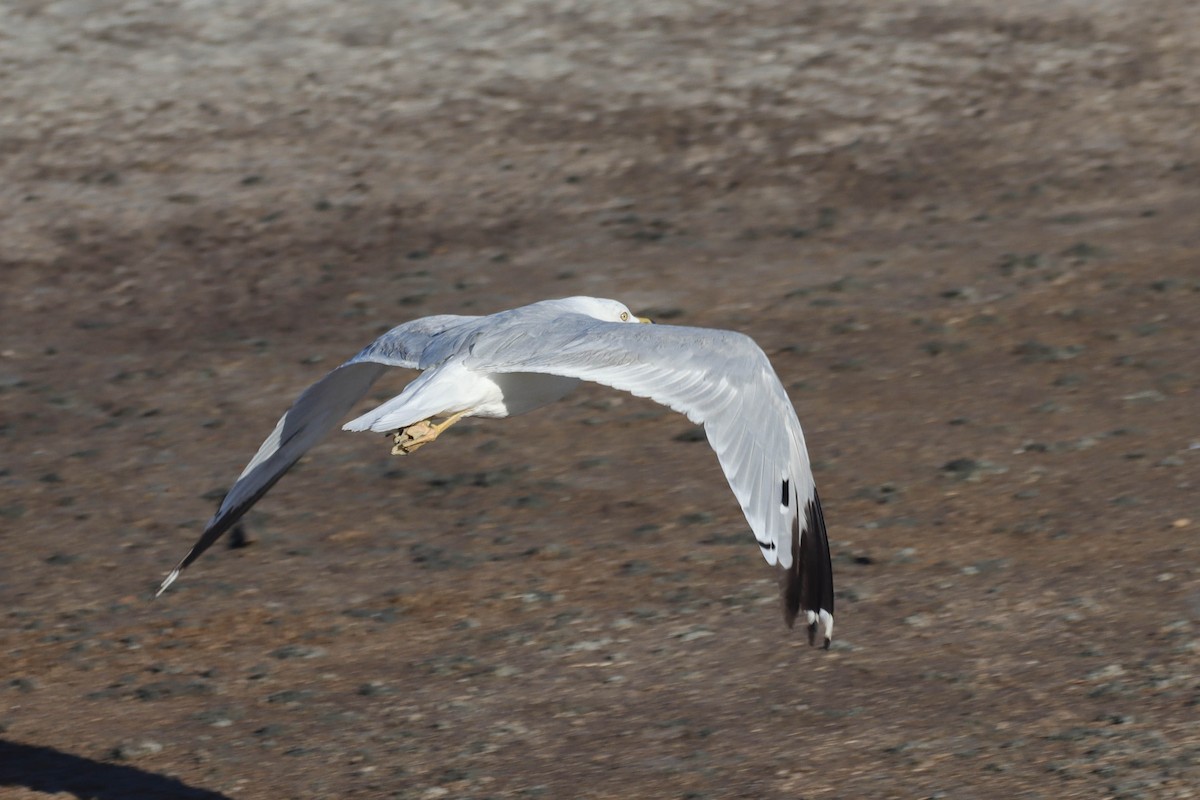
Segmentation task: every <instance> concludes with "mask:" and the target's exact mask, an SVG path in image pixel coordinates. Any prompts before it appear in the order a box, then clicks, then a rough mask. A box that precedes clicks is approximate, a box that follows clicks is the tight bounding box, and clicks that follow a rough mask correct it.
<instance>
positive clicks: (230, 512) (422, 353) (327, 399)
mask: <svg viewBox="0 0 1200 800" xmlns="http://www.w3.org/2000/svg"><path fill="white" fill-rule="evenodd" d="M475 319H478V318H477V317H462V316H454V315H449V314H445V315H439V316H435V317H425V318H423V319H417V320H413V321H411V322H407V323H405V324H403V325H400V326H398V327H395V328H392V329H391V330H390V331H388V332H387V333H385V334H383V335H382V336H380V337H379V338H378V339H376V340H375V341H374V342H372V343H371V344H370V345H368V346H367V347H366V348H364V349H363V350H362V352H360V353H359V354H358V355H356V356H355V357H354V358H352V359H350V360H349V361H347V362H346V363H345V364H342V365H341V366H340V367H338V368H336V369H334V370H333V371H332V372H330V373H329V374H328V375H326V376H325V377H324V378H322V379H321V380H319V381H317V382H316V383H314V384H313V385H312V386H310V387H308V388H307V389H305V390H304V392H303V393H301V395H300V396H299V397H298V398H297V399H296V402H294V403H293V404H292V407H291V408H289V409H288V410H287V412H286V413H285V414H284V415H283V416H282V417H280V418H279V422H278V423H277V424H276V425H275V430H273V431H271V435H270V436H268V437H267V438H266V441H264V442H263V443H262V445H261V446H260V447H259V448H258V452H257V453H255V454H254V458H252V459H250V463H249V464H247V465H246V468H245V469H244V470H242V474H241V475H239V476H238V479H237V481H236V482H235V483H234V484H233V486H232V487H231V488H230V490H229V493H228V494H226V495H225V499H224V500H223V501H222V502H221V506H220V508H218V509H217V513H216V514H215V515H213V518H212V519H211V520H209V522H208V525H206V526H205V527H204V533H202V534H201V535H200V539H199V540H198V541H197V542H196V544H195V545H193V546H192V549H191V550H189V551H188V554H187V555H186V556H184V557H183V560H182V561H180V562H179V565H178V566H177V567H175V569H173V570H172V571H171V573H170V574H169V575H167V577H166V580H164V581H163V582H162V585H161V586H160V587H159V589H158V594H162V593H163V590H165V589H166V588H167V587H168V586H170V585H171V583H172V582H173V581H174V580H175V579H176V578H177V577H179V573H180V572H181V571H182V570H183V569H185V568H186V567H187V566H188V565H189V564H191V563H192V562H193V561H195V560H196V559H197V558H199V557H200V554H201V553H203V552H204V551H205V550H207V549H208V548H209V547H210V546H211V545H212V544H213V542H215V541H217V539H219V538H220V537H221V535H222V534H224V533H225V531H227V530H229V529H230V528H232V527H233V525H234V524H235V523H236V522H237V521H238V520H239V519H241V517H242V515H243V514H245V513H246V512H247V511H249V510H250V508H251V506H253V505H254V504H255V503H257V502H258V500H259V498H261V497H262V496H263V495H264V494H266V493H267V491H268V490H269V489H270V488H271V487H272V486H274V485H275V482H276V481H278V480H279V479H280V478H282V477H283V475H284V473H286V472H287V471H288V470H289V469H291V467H292V465H293V464H295V463H296V462H297V461H298V460H299V459H300V457H301V456H303V455H304V454H305V453H306V452H308V450H309V448H311V447H312V446H313V445H315V444H316V443H317V442H319V441H320V440H321V439H322V438H323V437H324V436H325V434H326V433H328V432H329V430H330V429H331V428H333V427H334V426H335V425H337V423H338V422H339V421H340V420H341V419H342V418H343V417H345V416H346V414H348V413H349V412H350V410H351V409H352V408H353V407H354V406H355V405H356V404H357V403H358V402H359V401H360V400H362V398H363V397H365V396H366V394H367V392H368V391H369V390H370V388H371V385H372V384H373V383H375V381H376V379H378V378H379V376H380V375H382V374H383V372H384V370H386V369H387V368H388V367H407V368H410V369H415V368H419V367H423V366H425V365H426V364H425V362H426V361H427V360H428V359H429V357H430V351H431V350H437V349H438V348H437V347H436V346H435V343H436V340H437V337H438V336H440V335H441V334H443V333H445V332H446V331H449V330H452V329H454V328H456V327H460V326H462V325H463V324H464V323H468V322H471V321H473V320H475Z"/></svg>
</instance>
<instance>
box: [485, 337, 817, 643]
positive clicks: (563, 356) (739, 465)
mask: <svg viewBox="0 0 1200 800" xmlns="http://www.w3.org/2000/svg"><path fill="white" fill-rule="evenodd" d="M498 333H499V335H495V336H493V335H490V334H488V335H480V336H479V337H478V338H477V339H476V340H475V341H474V342H472V343H471V345H470V350H469V354H468V355H467V356H466V357H465V358H464V362H463V363H464V365H465V366H467V367H468V368H470V369H473V370H476V371H481V372H545V373H550V374H553V375H563V376H567V377H572V378H580V379H582V380H587V381H594V382H596V383H601V384H605V385H607V386H612V387H614V388H616V389H622V390H625V391H627V392H630V393H632V394H634V395H637V396H639V397H648V398H650V399H652V400H655V401H657V402H659V403H662V404H663V405H665V406H667V407H669V408H671V409H673V410H675V411H678V412H680V413H682V414H685V415H686V416H687V417H688V419H690V420H691V421H692V422H695V423H697V424H702V425H703V426H704V431H705V434H706V435H707V436H708V441H709V444H710V445H712V448H713V450H715V451H716V454H717V458H718V460H719V461H720V463H721V468H722V470H723V471H724V472H725V477H726V478H727V479H728V481H729V486H730V488H731V489H733V493H734V495H735V496H736V497H737V500H738V503H739V504H740V505H741V507H742V512H743V513H744V514H745V516H746V521H747V522H748V523H749V524H750V529H751V530H752V531H753V533H754V538H755V539H756V540H757V541H758V546H759V548H760V549H761V551H762V554H763V557H764V558H766V560H767V562H768V563H770V564H779V565H780V566H781V567H783V568H784V569H785V571H786V572H787V573H788V574H789V575H790V576H791V577H789V579H788V585H787V586H785V587H784V594H785V601H786V603H787V608H786V609H785V616H786V617H787V619H788V622H789V624H790V623H791V621H792V620H793V619H794V617H795V615H796V613H797V612H798V610H799V609H800V608H804V609H807V611H808V621H809V624H810V633H812V632H813V631H815V625H816V622H817V621H818V620H819V621H820V623H821V625H822V627H823V628H824V632H825V639H826V642H828V639H829V636H830V634H831V632H832V625H833V618H832V614H833V579H832V569H831V567H830V563H829V546H828V540H827V537H826V533H825V526H824V519H823V517H822V516H821V509H820V501H819V499H818V498H817V494H816V487H815V485H814V482H813V476H812V469H811V466H810V464H809V459H808V450H807V448H806V447H805V443H804V432H803V431H802V430H801V428H800V421H799V419H797V417H796V411H795V409H794V408H793V407H792V403H791V401H790V400H789V399H788V396H787V392H786V391H785V390H784V388H783V386H782V385H781V384H780V382H779V378H778V377H777V376H776V374H775V370H774V369H772V367H771V364H770V362H769V361H768V360H767V357H766V354H764V353H763V351H762V350H761V349H760V348H759V347H758V345H757V344H755V343H754V340H752V339H750V338H749V337H748V336H745V335H743V334H740V333H735V332H732V331H722V330H710V329H706V328H686V327H679V326H672V325H638V324H629V323H608V322H601V321H598V320H594V319H591V318H589V317H584V316H576V315H567V316H563V317H559V318H558V319H556V320H553V321H551V322H549V323H547V322H546V321H544V320H535V321H532V322H531V323H530V324H528V325H522V324H514V325H511V326H506V328H505V330H503V331H502V332H498Z"/></svg>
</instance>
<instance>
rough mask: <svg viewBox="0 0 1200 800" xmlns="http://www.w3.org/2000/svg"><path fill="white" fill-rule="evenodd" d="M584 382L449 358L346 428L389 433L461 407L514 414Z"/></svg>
mask: <svg viewBox="0 0 1200 800" xmlns="http://www.w3.org/2000/svg"><path fill="white" fill-rule="evenodd" d="M578 385H579V380H578V379H576V378H563V377H560V376H558V375H543V374H540V373H533V372H511V373H492V374H487V373H478V372H472V371H471V370H469V369H466V368H465V367H463V366H462V364H460V363H458V362H457V361H449V362H446V363H445V364H442V365H439V366H437V367H434V368H433V369H430V370H427V371H426V372H423V373H421V375H419V376H418V377H417V379H416V380H414V381H413V382H412V383H410V384H409V385H408V386H406V387H404V391H402V392H401V393H400V394H398V395H396V396H395V397H393V398H392V399H391V400H388V401H387V402H386V403H384V404H382V405H380V406H379V407H377V408H375V409H373V410H372V411H368V412H367V413H366V414H363V415H362V416H361V417H358V418H357V419H353V420H351V421H350V422H347V423H346V424H345V425H343V426H342V428H343V430H348V431H365V430H372V431H376V432H378V433H385V432H387V431H394V430H397V429H399V428H405V427H408V426H409V425H412V424H413V423H415V422H420V421H421V420H425V419H431V418H433V417H448V416H450V415H451V414H457V413H459V412H460V411H462V412H466V416H470V417H511V416H513V415H514V414H524V413H525V412H526V411H532V410H533V409H535V408H538V407H540V406H544V405H546V404H547V403H553V402H554V401H555V400H559V399H561V398H563V397H565V396H566V395H567V394H569V393H570V392H571V390H572V389H574V388H575V387H576V386H578Z"/></svg>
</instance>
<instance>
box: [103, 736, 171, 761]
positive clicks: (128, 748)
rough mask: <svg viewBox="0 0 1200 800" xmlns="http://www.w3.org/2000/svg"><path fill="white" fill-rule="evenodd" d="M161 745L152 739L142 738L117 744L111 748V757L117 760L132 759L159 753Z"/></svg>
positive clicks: (161, 748)
mask: <svg viewBox="0 0 1200 800" xmlns="http://www.w3.org/2000/svg"><path fill="white" fill-rule="evenodd" d="M162 750H163V746H162V745H161V744H159V743H158V742H156V741H154V740H153V739H143V740H141V741H140V742H127V743H125V744H120V745H117V746H116V747H114V748H113V750H112V757H113V758H115V759H117V760H118V761H133V760H134V759H138V758H144V757H145V756H152V755H155V754H157V753H161V752H162Z"/></svg>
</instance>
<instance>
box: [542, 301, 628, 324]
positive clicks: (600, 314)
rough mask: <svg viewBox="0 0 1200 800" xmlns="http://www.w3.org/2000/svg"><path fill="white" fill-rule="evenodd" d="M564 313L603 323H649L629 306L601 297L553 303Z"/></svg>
mask: <svg viewBox="0 0 1200 800" xmlns="http://www.w3.org/2000/svg"><path fill="white" fill-rule="evenodd" d="M554 302H555V303H556V304H558V305H559V306H560V307H561V308H563V309H564V310H565V311H571V312H574V313H576V314H587V315H588V316H589V317H595V318H596V319H599V320H603V321H605V322H650V319H649V318H648V317H639V316H637V315H635V314H634V313H633V312H632V311H630V310H629V306H627V305H625V304H624V303H620V302H618V301H616V300H608V299H606V298H603V297H583V296H580V297H564V298H563V299H561V300H556V301H554Z"/></svg>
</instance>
